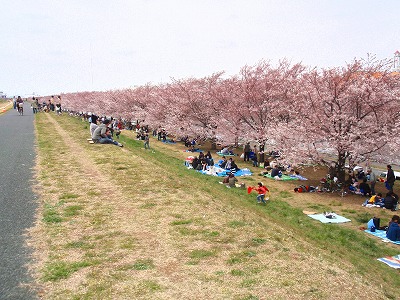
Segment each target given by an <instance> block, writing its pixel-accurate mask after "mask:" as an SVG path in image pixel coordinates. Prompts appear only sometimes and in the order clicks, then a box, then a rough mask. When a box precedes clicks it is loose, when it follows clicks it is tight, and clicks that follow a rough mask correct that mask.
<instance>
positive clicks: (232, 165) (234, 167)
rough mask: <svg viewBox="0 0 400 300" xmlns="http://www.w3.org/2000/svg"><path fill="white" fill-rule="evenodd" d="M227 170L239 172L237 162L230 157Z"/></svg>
mask: <svg viewBox="0 0 400 300" xmlns="http://www.w3.org/2000/svg"><path fill="white" fill-rule="evenodd" d="M225 169H226V170H231V171H233V172H236V171H239V170H240V169H239V167H238V166H237V164H236V163H235V161H234V160H233V159H232V157H230V158H229V159H228V161H227V162H226V164H225Z"/></svg>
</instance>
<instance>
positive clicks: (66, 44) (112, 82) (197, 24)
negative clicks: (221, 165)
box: [0, 0, 400, 97]
mask: <svg viewBox="0 0 400 300" xmlns="http://www.w3.org/2000/svg"><path fill="white" fill-rule="evenodd" d="M0 8H1V10H0V11H1V25H0V37H1V42H0V91H2V92H3V93H6V94H7V95H8V96H9V97H12V96H16V95H21V96H27V95H41V96H47V95H56V94H60V93H69V92H81V91H107V90H114V89H125V88H132V87H135V86H141V85H145V84H147V83H152V84H160V83H168V82H171V78H175V79H184V78H190V77H195V78H201V77H205V76H210V75H212V74H213V73H215V72H220V71H224V72H225V76H227V77H229V76H233V75H236V74H239V72H240V69H241V68H242V67H244V66H245V65H255V64H257V63H258V62H259V61H261V60H269V61H271V63H272V64H277V63H278V62H279V60H281V59H288V60H289V61H291V62H292V63H300V62H301V63H303V64H304V65H306V66H310V67H318V68H330V67H340V66H345V65H346V63H349V62H351V61H353V59H355V58H357V59H359V58H366V57H367V55H368V54H373V55H376V57H377V58H378V59H392V58H393V56H394V52H395V51H396V50H400V17H399V13H400V1H399V0H384V1H383V0H382V1H378V0H231V1H228V0H112V1H110V0H97V1H95V0H64V1H58V0H0Z"/></svg>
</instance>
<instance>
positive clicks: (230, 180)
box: [222, 173, 238, 188]
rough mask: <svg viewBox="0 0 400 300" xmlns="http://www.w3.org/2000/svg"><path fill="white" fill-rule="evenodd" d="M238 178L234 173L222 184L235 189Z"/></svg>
mask: <svg viewBox="0 0 400 300" xmlns="http://www.w3.org/2000/svg"><path fill="white" fill-rule="evenodd" d="M237 181H238V180H237V178H236V177H235V175H234V174H233V173H229V174H228V176H226V177H225V178H224V180H223V181H222V183H224V184H226V185H227V186H228V187H231V188H232V187H235V184H236V182H237Z"/></svg>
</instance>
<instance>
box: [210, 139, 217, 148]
mask: <svg viewBox="0 0 400 300" xmlns="http://www.w3.org/2000/svg"><path fill="white" fill-rule="evenodd" d="M211 150H217V142H216V139H215V138H212V139H211Z"/></svg>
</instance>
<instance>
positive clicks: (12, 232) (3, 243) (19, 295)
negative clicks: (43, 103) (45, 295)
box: [0, 103, 38, 300]
mask: <svg viewBox="0 0 400 300" xmlns="http://www.w3.org/2000/svg"><path fill="white" fill-rule="evenodd" d="M33 119H34V117H33V113H32V109H31V108H30V105H29V104H28V103H25V104H24V115H23V116H20V115H19V114H18V112H17V111H16V110H14V109H11V110H9V111H8V112H7V113H5V114H3V115H0V299H1V300H3V299H18V300H20V299H23V300H25V299H38V297H37V296H36V293H35V291H34V290H32V289H30V288H28V285H31V284H32V283H33V280H32V277H31V276H30V275H29V273H28V269H27V265H28V264H29V263H30V254H31V251H30V249H29V248H28V247H27V246H26V244H25V241H26V236H25V234H26V229H28V228H30V227H32V226H33V225H34V215H35V210H36V208H37V197H36V195H34V194H33V192H32V188H31V185H32V180H33V170H32V168H33V166H34V163H35V156H36V155H35V152H34V141H35V136H34V126H33Z"/></svg>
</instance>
